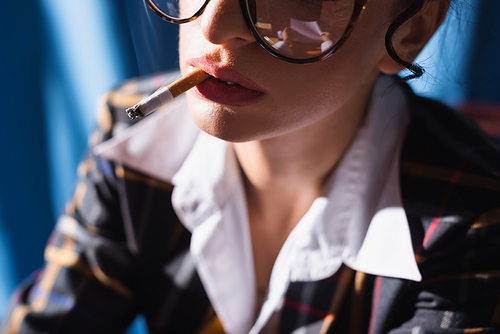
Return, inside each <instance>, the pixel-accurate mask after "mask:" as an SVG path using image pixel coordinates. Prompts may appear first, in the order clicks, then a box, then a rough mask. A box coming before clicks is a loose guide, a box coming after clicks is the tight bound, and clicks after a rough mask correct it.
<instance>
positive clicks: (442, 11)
mask: <svg viewBox="0 0 500 334" xmlns="http://www.w3.org/2000/svg"><path fill="white" fill-rule="evenodd" d="M447 10H448V1H446V0H437V1H436V0H432V1H427V3H426V4H425V5H424V7H423V8H422V10H421V11H420V12H419V13H417V14H416V15H415V16H413V17H412V18H411V19H409V20H408V21H406V22H405V23H404V24H403V25H402V26H401V27H400V28H399V29H398V30H397V31H396V32H395V33H394V36H393V38H392V41H393V45H394V49H395V51H396V52H397V54H398V55H399V56H400V57H401V58H402V59H403V60H404V61H407V62H409V63H412V62H413V61H414V60H415V58H416V57H417V56H418V55H419V53H420V51H422V49H423V48H424V46H425V45H426V44H427V42H428V41H429V39H430V38H431V37H432V35H434V33H435V32H436V30H437V29H438V28H439V26H440V25H441V23H442V22H443V20H444V17H445V16H446V12H447ZM378 67H379V70H380V71H381V72H383V73H386V74H396V73H398V72H399V71H401V70H403V69H404V67H403V66H402V65H401V64H399V63H397V62H396V61H395V60H394V59H392V58H391V56H390V55H389V54H388V53H385V54H384V56H383V57H382V58H381V59H380V62H379V63H378Z"/></svg>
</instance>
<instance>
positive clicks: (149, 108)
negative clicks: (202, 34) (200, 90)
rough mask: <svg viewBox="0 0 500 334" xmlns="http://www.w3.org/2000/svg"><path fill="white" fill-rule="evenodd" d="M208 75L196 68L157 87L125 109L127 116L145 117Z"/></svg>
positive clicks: (132, 117) (133, 117) (134, 117)
mask: <svg viewBox="0 0 500 334" xmlns="http://www.w3.org/2000/svg"><path fill="white" fill-rule="evenodd" d="M209 76H210V75H208V74H207V73H205V72H203V71H202V70H201V69H199V68H196V69H194V70H193V71H191V72H190V73H188V74H186V75H185V76H183V77H182V78H180V79H178V80H176V81H174V82H173V83H171V84H170V85H168V86H166V87H162V88H160V89H158V90H157V91H156V92H154V93H153V94H151V95H149V96H148V97H146V98H145V99H143V100H142V101H141V102H139V103H137V104H136V105H135V106H133V107H131V108H128V109H127V110H126V112H127V115H128V117H130V118H131V119H136V118H140V117H145V116H147V115H149V114H151V113H152V112H153V111H155V110H157V109H159V108H160V107H161V106H163V105H165V104H167V103H168V102H170V101H172V100H173V99H175V98H176V97H177V96H179V95H181V94H182V93H185V92H186V91H188V90H190V89H191V88H193V87H194V86H196V85H197V84H199V83H201V82H202V81H204V80H205V79H207V78H208V77H209Z"/></svg>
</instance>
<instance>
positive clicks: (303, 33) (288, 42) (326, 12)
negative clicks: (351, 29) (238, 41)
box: [248, 0, 355, 59]
mask: <svg viewBox="0 0 500 334" xmlns="http://www.w3.org/2000/svg"><path fill="white" fill-rule="evenodd" d="M354 4H355V1H354V0H248V10H249V12H250V13H249V15H250V18H251V20H252V22H253V23H254V26H255V28H256V31H257V33H258V35H259V36H261V38H262V40H263V41H264V42H266V43H267V44H268V45H269V46H271V47H272V48H273V49H275V50H276V51H277V52H278V53H280V54H282V55H284V56H286V57H289V58H294V59H308V58H314V57H317V56H319V55H321V54H322V53H326V52H327V51H329V50H330V49H331V48H332V47H333V46H334V45H335V44H336V43H337V42H338V41H339V39H340V38H341V37H342V36H343V34H344V31H345V30H346V28H347V26H348V24H349V22H350V20H351V16H352V13H353V11H354Z"/></svg>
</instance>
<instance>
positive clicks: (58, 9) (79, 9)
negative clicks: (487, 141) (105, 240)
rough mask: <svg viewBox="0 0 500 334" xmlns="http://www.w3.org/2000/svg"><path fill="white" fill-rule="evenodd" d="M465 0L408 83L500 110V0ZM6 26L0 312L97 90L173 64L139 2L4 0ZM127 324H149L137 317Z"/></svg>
mask: <svg viewBox="0 0 500 334" xmlns="http://www.w3.org/2000/svg"><path fill="white" fill-rule="evenodd" d="M468 3H469V4H468V5H466V6H461V5H460V4H457V5H455V8H454V10H452V12H451V15H449V17H448V19H447V22H446V24H445V25H444V29H440V31H439V32H438V34H437V35H436V37H435V38H433V40H432V41H431V43H430V44H429V46H428V47H427V48H426V50H425V51H424V52H423V54H422V55H421V56H419V59H418V61H419V62H420V63H421V64H422V65H423V66H424V67H425V68H426V70H427V73H426V74H425V75H424V77H422V78H420V79H418V80H415V81H414V82H413V83H412V86H413V87H414V88H415V89H416V90H417V91H418V92H420V93H421V94H424V95H427V96H431V97H435V98H439V99H442V100H443V101H445V102H446V103H448V104H451V105H454V106H458V107H460V106H463V105H464V104H466V103H470V102H473V103H479V104H481V105H488V106H490V107H492V108H493V109H495V108H496V110H497V111H500V85H499V82H500V81H499V79H500V78H499V76H500V62H499V61H498V60H499V59H500V40H499V39H500V16H499V14H497V13H500V1H497V0H470V1H468ZM457 16H458V17H460V19H459V20H457V19H456V17H457ZM0 34H1V35H0V36H1V37H0V47H1V48H2V52H1V53H0V69H1V77H0V82H1V87H0V94H1V95H0V96H1V98H2V99H1V101H2V109H3V110H2V112H1V120H0V143H1V145H2V146H1V148H2V149H1V155H0V156H1V163H0V175H2V176H1V177H0V273H1V274H0V317H1V316H2V315H3V314H4V312H5V310H6V307H7V304H8V298H9V295H10V294H11V293H12V291H13V289H14V288H15V285H16V284H17V283H18V282H19V281H21V280H22V279H23V278H24V277H26V276H27V275H28V274H30V273H31V272H32V271H33V270H35V269H37V268H39V267H40V266H41V265H42V264H43V247H44V244H45V241H46V239H47V238H48V235H49V233H50V230H51V228H52V226H53V225H54V222H55V220H56V218H57V215H58V213H59V212H60V211H61V209H62V207H63V205H64V202H65V200H66V198H68V196H69V195H70V193H71V190H72V187H73V182H74V178H75V174H76V166H77V163H78V160H79V158H80V156H81V155H82V153H83V151H84V150H85V147H86V139H87V135H88V133H89V132H90V131H91V129H92V128H93V126H94V123H95V117H94V116H95V110H96V105H97V102H98V99H99V97H100V96H102V95H103V94H104V93H105V92H106V91H108V90H110V89H112V88H113V86H115V85H117V84H118V83H119V82H120V81H122V80H124V79H126V78H130V77H135V76H143V75H147V74H149V73H153V72H157V71H163V70H168V69H174V68H176V66H177V27H176V26H175V25H172V24H168V23H165V22H163V21H161V20H160V19H158V18H156V17H155V16H154V15H152V14H150V13H149V12H148V10H146V8H145V6H144V4H143V3H142V1H140V0H86V1H72V0H69V1H68V0H23V1H6V2H5V3H3V4H2V5H1V11H0ZM492 122H493V120H492ZM497 125H498V128H499V129H500V124H497ZM498 133H500V131H499V132H498ZM130 332H134V333H142V332H145V329H144V328H143V324H142V321H141V320H140V319H139V321H137V322H136V323H135V324H134V325H133V327H132V328H131V330H130Z"/></svg>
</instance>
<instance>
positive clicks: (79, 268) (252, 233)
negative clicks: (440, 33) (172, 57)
mask: <svg viewBox="0 0 500 334" xmlns="http://www.w3.org/2000/svg"><path fill="white" fill-rule="evenodd" d="M147 2H148V4H149V5H150V6H151V7H152V8H153V9H154V10H155V11H156V12H157V13H158V14H159V15H160V16H162V17H163V18H166V19H169V20H173V21H175V22H178V23H181V22H180V21H182V20H179V19H181V18H186V20H185V21H190V22H188V23H185V24H183V25H181V28H180V47H179V50H180V68H181V71H182V72H183V73H187V72H188V71H190V70H192V69H193V68H194V67H199V68H201V69H202V70H204V71H205V72H207V73H208V74H209V75H210V78H209V79H207V80H206V81H204V82H203V83H201V84H199V85H198V86H197V87H196V88H195V89H194V90H192V91H190V92H188V94H187V100H186V99H179V100H176V101H174V102H173V103H172V104H170V105H169V106H167V107H166V108H165V109H166V110H165V111H162V112H159V113H157V114H155V115H154V116H151V117H148V118H147V119H145V120H144V121H141V122H140V123H138V124H136V125H134V126H133V127H130V128H128V129H124V128H126V127H127V126H128V125H129V123H130V122H128V121H126V120H124V117H125V114H124V108H125V107H128V106H129V105H130V104H131V102H133V103H135V102H137V100H138V99H140V98H142V96H143V95H142V94H145V93H147V92H149V91H151V90H152V88H153V87H154V85H155V83H157V82H158V77H156V78H153V79H151V80H146V81H141V82H129V83H127V84H125V85H124V86H123V87H121V88H119V89H118V90H117V91H115V92H112V93H110V94H109V95H108V98H107V100H106V103H105V105H104V106H103V108H102V110H101V111H102V112H101V116H100V122H99V123H100V129H99V130H98V132H96V134H95V135H94V136H93V137H92V143H93V145H94V146H95V147H94V148H93V151H92V152H91V153H90V154H89V158H88V160H85V161H84V162H83V163H82V164H81V167H80V169H79V172H80V176H81V180H80V182H79V184H78V186H77V188H76V191H75V196H74V198H73V201H72V202H71V203H70V204H69V205H68V206H67V208H66V210H65V214H64V215H63V216H62V217H61V219H60V220H59V222H58V224H57V226H56V229H55V231H54V234H53V236H52V238H51V240H50V242H49V244H48V246H47V250H46V253H45V257H46V260H47V264H46V267H45V269H44V271H43V272H42V273H41V274H40V275H38V277H36V278H35V279H34V280H33V281H32V282H27V283H26V284H25V286H24V287H22V288H21V290H20V293H19V295H18V298H17V301H16V304H15V305H14V306H13V308H12V310H11V312H10V317H9V318H8V319H7V320H6V321H5V322H4V325H3V328H4V331H6V332H7V333H16V332H20V333H35V332H37V333H38V332H39V333H42V332H43V333H68V332H71V333H80V332H81V333H115V332H116V333H119V332H123V331H124V330H125V328H126V327H127V326H128V324H129V323H130V322H131V321H132V319H133V318H134V316H135V315H136V314H137V313H138V312H141V313H143V314H144V315H145V317H146V320H147V323H148V327H149V331H150V332H151V333H164V332H165V333H195V332H200V333H222V332H227V333H249V332H250V333H275V332H276V333H327V332H348V331H349V332H370V333H385V332H389V331H392V332H408V333H410V332H411V333H421V332H430V333H435V332H436V333H437V332H439V333H441V332H445V331H449V332H453V333H455V332H457V333H458V332H480V331H498V330H499V327H498V325H499V324H500V317H499V311H498V310H499V309H500V307H499V306H498V305H500V304H498V299H497V296H498V295H499V293H500V291H499V290H500V284H499V280H498V270H499V269H500V268H499V266H500V265H499V263H500V262H499V261H498V260H499V252H498V248H499V233H498V226H497V225H498V224H496V223H498V222H499V221H500V219H499V217H500V211H499V209H498V208H499V207H500V203H499V196H498V194H499V190H500V181H499V175H500V174H499V170H498V161H499V160H498V158H499V152H498V149H497V148H496V147H495V146H494V145H493V144H492V143H491V142H490V141H488V139H487V138H486V137H485V136H484V135H483V134H482V133H480V132H479V131H478V130H476V128H475V127H473V126H471V125H470V124H468V123H467V122H466V121H465V120H463V119H462V118H461V117H460V116H458V115H457V114H455V113H454V112H453V111H451V110H449V109H447V108H445V107H444V106H442V105H440V104H438V103H436V102H433V101H430V100H426V99H422V98H419V97H416V96H414V95H413V94H412V93H411V92H410V91H409V89H408V88H407V86H405V85H404V84H400V83H399V82H400V81H401V80H398V79H397V77H395V76H392V75H394V74H396V73H398V72H399V71H400V70H401V69H402V68H403V67H405V66H406V67H409V68H410V69H412V70H413V71H415V73H416V75H418V70H419V69H418V67H416V66H414V65H412V64H411V63H412V61H413V59H414V58H415V57H416V56H417V55H418V53H419V52H420V50H421V49H422V48H423V47H424V45H425V44H426V43H427V41H428V40H429V38H430V37H431V36H432V34H433V33H434V31H435V30H436V29H437V28H438V26H439V25H440V24H441V22H442V20H443V17H444V15H445V13H446V10H447V8H448V3H447V2H446V1H444V0H443V1H441V0H428V1H425V2H421V1H418V0H414V1H401V0H371V1H369V2H367V1H363V0H353V1H350V0H337V1H331V2H330V1H323V2H314V1H292V2H286V3H283V4H280V3H279V2H276V1H273V2H266V1H260V2H257V3H253V2H249V1H241V2H240V3H238V2H237V1H235V0H211V1H209V2H206V3H196V1H192V2H189V3H188V4H184V3H181V5H180V7H181V8H180V10H181V13H182V15H180V16H177V17H176V16H175V15H176V14H175V10H172V5H175V4H176V2H175V1H169V2H161V1H147ZM174 7H175V6H174ZM174 9H178V8H174ZM190 10H191V11H190ZM189 11H190V12H189ZM186 12H189V14H186ZM346 13H347V14H346ZM358 17H359V18H358ZM325 36H327V38H326V37H325ZM324 38H326V39H327V40H326V41H325V39H324ZM327 42H328V45H326V46H325V45H324V44H323V43H327ZM273 56H274V57H273ZM298 63H308V64H307V65H306V64H298ZM163 79H165V78H163ZM187 111H189V115H190V117H191V119H192V121H191V119H190V117H189V115H188V114H187ZM193 121H194V122H193Z"/></svg>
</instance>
